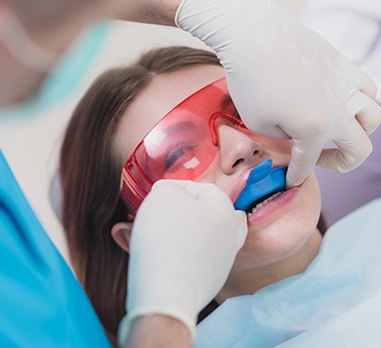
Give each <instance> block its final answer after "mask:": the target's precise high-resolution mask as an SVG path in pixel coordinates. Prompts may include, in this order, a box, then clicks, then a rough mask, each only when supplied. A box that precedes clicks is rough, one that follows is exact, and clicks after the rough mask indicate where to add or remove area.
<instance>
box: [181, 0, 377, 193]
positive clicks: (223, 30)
mask: <svg viewBox="0 0 381 348" xmlns="http://www.w3.org/2000/svg"><path fill="white" fill-rule="evenodd" d="M176 23H177V25H178V26H179V27H180V28H182V29H184V30H186V31H188V32H190V33H191V34H192V35H194V36H196V37H198V38H199V39H201V40H202V41H204V42H205V43H206V44H207V45H209V46H210V47H211V48H213V49H214V50H215V51H216V53H217V55H218V57H219V59H220V61H221V63H222V65H223V66H224V68H225V71H226V74H227V80H228V86H229V91H230V93H231V95H232V98H233V100H234V102H235V104H236V107H237V109H238V111H239V112H240V115H241V117H242V119H243V121H244V123H245V124H246V126H247V127H249V128H250V129H252V130H254V131H256V132H259V133H262V134H264V135H267V136H270V137H291V138H292V139H293V142H294V144H293V148H292V157H291V162H290V164H289V167H288V171H287V184H288V186H295V185H298V184H300V183H301V182H302V181H303V180H304V179H305V178H306V177H307V176H308V174H309V173H310V172H311V170H312V167H313V166H314V165H315V163H316V162H317V161H318V164H319V165H321V166H323V167H325V168H329V169H332V170H338V171H340V172H346V171H349V170H352V169H354V168H356V167H357V166H358V165H360V164H361V163H362V162H363V161H364V160H365V159H366V158H367V157H368V155H369V154H370V152H371V150H372V145H371V142H370V140H369V138H368V134H369V133H371V132H372V131H373V130H374V129H375V128H376V127H377V126H378V125H379V124H380V122H381V108H380V106H379V105H378V104H377V103H376V102H375V101H374V99H373V98H374V97H375V95H376V87H375V85H374V83H373V82H372V80H371V79H370V78H369V77H368V76H367V75H366V74H365V73H364V72H363V71H362V70H360V69H359V68H358V67H357V66H355V65H354V64H353V63H351V62H350V61H348V60H347V59H345V58H344V57H343V56H342V55H341V54H340V53H339V52H338V51H337V50H336V49H334V48H333V47H332V46H330V45H329V44H328V43H327V42H326V41H325V40H323V39H322V38H321V37H320V36H318V35H317V34H315V33H314V32H313V31H311V30H310V29H308V28H307V27H306V26H304V25H303V24H302V23H301V22H299V21H298V20H297V19H296V18H295V17H293V16H292V15H291V14H289V13H287V12H286V11H285V10H284V9H282V8H281V7H280V6H279V5H278V4H277V3H276V2H275V1H270V0H234V1H232V0H185V1H183V2H182V3H181V5H180V7H179V8H178V11H177V14H176ZM330 140H332V141H334V142H335V144H336V145H337V147H338V148H337V149H326V150H323V151H322V148H323V147H324V145H325V144H326V143H327V142H328V141H330Z"/></svg>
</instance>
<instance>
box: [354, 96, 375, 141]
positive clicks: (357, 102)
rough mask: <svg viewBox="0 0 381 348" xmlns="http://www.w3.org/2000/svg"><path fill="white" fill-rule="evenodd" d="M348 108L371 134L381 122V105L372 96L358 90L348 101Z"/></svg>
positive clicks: (367, 132) (366, 131)
mask: <svg viewBox="0 0 381 348" xmlns="http://www.w3.org/2000/svg"><path fill="white" fill-rule="evenodd" d="M348 108H349V111H350V113H351V114H352V115H356V119H357V121H358V122H359V123H360V125H361V127H362V128H363V129H364V131H365V133H366V134H371V133H372V132H373V131H374V130H375V129H376V128H377V127H378V126H379V125H380V123H381V106H380V105H379V104H378V103H377V102H376V101H375V100H374V99H372V98H370V97H369V96H367V95H366V94H364V93H362V92H361V91H356V92H355V93H353V95H352V96H351V97H350V99H349V101H348Z"/></svg>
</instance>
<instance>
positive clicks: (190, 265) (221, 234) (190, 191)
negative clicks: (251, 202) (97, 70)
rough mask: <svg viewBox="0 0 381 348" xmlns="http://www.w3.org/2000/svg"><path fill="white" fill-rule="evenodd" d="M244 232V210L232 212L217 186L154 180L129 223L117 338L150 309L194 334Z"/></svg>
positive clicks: (224, 276) (237, 248)
mask: <svg viewBox="0 0 381 348" xmlns="http://www.w3.org/2000/svg"><path fill="white" fill-rule="evenodd" d="M246 234H247V221H246V214H245V213H244V212H242V211H235V210H234V207H233V203H232V202H231V200H230V199H229V197H228V196H227V195H226V194H225V193H224V192H223V191H221V190H220V189H219V188H218V187H217V186H215V185H212V184H205V183H203V184H201V183H194V182H190V181H175V180H163V181H158V182H157V183H156V184H155V185H154V186H153V187H152V191H151V192H150V193H149V194H148V196H147V197H146V198H145V200H144V201H143V203H142V205H141V206H140V208H139V210H138V213H137V215H136V218H135V221H134V224H133V227H132V236H131V241H130V258H129V270H128V297H127V316H126V318H125V319H124V320H123V322H122V324H121V327H120V335H119V337H120V340H121V341H122V342H125V338H126V335H127V333H128V329H129V326H130V323H131V322H132V319H134V318H135V317H137V316H139V315H145V314H154V313H160V314H166V315H169V316H172V317H175V318H177V319H179V320H181V321H182V322H183V323H184V324H185V325H187V326H188V328H189V329H190V331H191V332H192V334H193V331H194V328H195V324H196V319H197V315H198V313H199V311H201V310H202V309H203V308H204V307H205V306H206V305H207V304H208V303H209V302H210V301H211V300H212V299H213V298H214V297H215V296H216V294H217V293H218V291H219V290H220V289H221V288H222V286H223V284H224V283H225V281H226V279H227V277H228V274H229V272H230V269H231V267H232V265H233V262H234V259H235V256H236V253H237V252H238V250H239V249H240V248H241V247H242V245H243V242H244V240H245V238H246Z"/></svg>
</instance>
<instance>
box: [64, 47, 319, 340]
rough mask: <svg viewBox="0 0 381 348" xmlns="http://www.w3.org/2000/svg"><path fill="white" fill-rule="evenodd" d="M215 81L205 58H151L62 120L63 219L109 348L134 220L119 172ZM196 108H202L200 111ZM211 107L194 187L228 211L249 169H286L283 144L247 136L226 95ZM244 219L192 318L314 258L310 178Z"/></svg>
mask: <svg viewBox="0 0 381 348" xmlns="http://www.w3.org/2000/svg"><path fill="white" fill-rule="evenodd" d="M223 77H224V71H223V69H222V68H221V67H220V65H219V63H218V60H217V58H216V57H215V56H214V54H212V53H210V52H207V51H203V50H196V49H191V48H185V47H171V48H163V49H157V50H153V51H151V52H149V53H147V54H145V55H143V56H142V57H141V58H140V59H139V61H138V62H137V63H136V64H133V65H131V66H129V67H126V68H117V69H113V70H110V71H108V72H106V73H104V74H103V75H102V76H100V77H99V78H98V79H97V80H96V81H95V82H94V84H93V85H92V87H91V88H90V89H89V90H88V92H87V93H86V94H85V96H84V97H83V99H82V100H81V102H80V103H79V105H78V106H77V108H76V110H75V112H74V115H73V117H72V119H71V121H70V124H69V126H68V129H67V132H66V135H65V139H64V142H63V146H62V152H61V163H60V177H61V183H62V190H63V209H62V219H63V224H64V227H65V231H66V234H67V239H68V243H69V249H70V254H71V260H72V264H73V266H74V269H75V272H76V274H77V276H78V278H79V279H80V281H81V283H82V284H83V286H84V288H85V290H86V292H87V293H88V295H89V297H90V299H91V301H92V303H93V305H94V307H95V309H96V311H97V313H98V315H99V316H100V318H101V320H102V323H103V325H104V327H105V329H106V331H107V333H108V335H109V337H110V338H111V340H112V341H113V342H114V343H115V336H116V332H117V327H118V324H119V322H120V320H121V318H122V317H123V316H124V314H125V311H124V303H125V299H126V295H127V294H126V293H127V290H126V284H127V267H128V249H129V246H128V241H129V236H130V233H131V227H132V224H133V216H134V211H132V210H133V209H131V206H133V204H132V205H129V202H128V201H127V202H125V203H127V209H126V205H125V204H123V202H122V200H121V195H120V182H121V173H122V169H123V167H124V165H125V163H126V161H127V159H128V158H129V157H130V156H131V154H132V153H133V152H134V150H135V148H136V147H137V146H138V145H139V143H140V142H141V140H142V139H143V138H144V137H145V136H146V134H147V133H149V131H150V130H151V129H152V127H154V125H155V124H156V123H157V122H159V121H160V120H161V119H162V117H163V116H165V115H166V114H167V113H168V112H169V111H170V110H172V109H173V108H174V107H175V106H176V105H178V104H179V103H180V102H182V101H183V100H184V99H187V98H188V97H189V96H191V95H192V94H194V93H195V92H197V91H199V90H202V89H203V88H204V87H205V86H214V85H221V84H222V85H223V84H224V81H223V79H222V78H223ZM253 102H254V103H255V98H254V96H253ZM202 105H204V106H203V108H208V107H209V108H211V106H210V105H208V103H204V104H202ZM220 105H221V108H223V109H224V110H230V113H231V115H230V116H232V117H230V116H226V115H225V116H223V117H220V118H218V120H217V121H216V122H215V124H214V131H215V135H216V138H217V139H218V141H217V143H218V144H217V143H216V149H217V150H216V153H215V154H214V156H213V157H212V158H211V159H210V160H209V162H208V165H207V168H205V170H204V171H203V172H202V173H200V175H198V176H197V177H196V179H195V180H196V181H200V182H209V183H213V184H216V185H217V186H218V187H219V188H221V189H222V190H223V191H224V192H226V193H227V194H228V195H229V197H230V198H231V200H232V201H233V202H235V200H236V199H237V198H238V196H239V194H240V192H241V191H242V190H243V187H244V185H245V182H246V179H247V176H248V174H249V172H250V171H251V170H252V169H253V168H254V167H256V166H257V165H259V164H260V163H263V162H264V161H265V160H268V159H271V160H272V161H273V164H272V166H273V167H279V166H283V167H287V166H288V163H289V160H290V148H291V141H290V140H280V139H270V138H267V137H264V136H261V135H259V134H256V133H253V132H251V131H250V130H248V129H246V128H245V127H244V126H243V125H242V124H240V122H239V121H240V120H239V115H238V114H237V112H236V111H235V108H234V105H233V104H232V102H231V99H230V98H229V96H228V94H227V92H226V95H225V98H224V99H223V100H222V101H221V103H220ZM210 111H211V112H212V111H219V110H218V109H216V110H210ZM200 112H203V109H201V111H200ZM180 114H181V113H180ZM192 134H195V133H192ZM197 134H198V133H197ZM185 136H189V134H187V133H182V130H181V129H176V131H174V132H173V138H175V139H174V143H177V144H179V143H181V139H180V138H181V137H185ZM176 137H178V138H179V139H176ZM173 138H172V140H173ZM179 151H180V154H179V153H176V154H175V155H174V158H173V154H169V155H168V157H167V158H166V160H165V165H166V166H168V167H170V166H172V165H173V162H175V161H176V160H177V159H178V157H179V156H182V155H184V153H185V152H186V151H189V149H186V150H184V148H181V149H180V150H179ZM147 161H149V159H147ZM147 166H149V162H148V165H147ZM171 178H173V179H176V175H175V177H171ZM178 179H182V177H180V178H178ZM124 199H126V197H124ZM127 200H128V198H127ZM266 203H267V202H266ZM128 209H129V210H128ZM126 210H127V211H126ZM250 210H251V209H250ZM247 213H248V228H249V233H248V237H247V238H246V242H245V244H244V246H243V247H242V249H241V250H240V252H239V253H238V255H237V258H236V260H235V263H234V265H233V268H232V270H231V273H230V275H229V278H228V280H227V282H226V284H225V285H224V287H223V288H222V290H221V291H220V292H219V294H218V295H217V297H216V298H215V301H214V302H213V303H211V304H210V306H209V308H206V310H205V311H204V313H202V314H201V317H203V316H205V315H207V314H208V313H210V312H211V311H212V310H213V309H214V308H216V307H217V306H218V304H221V303H222V302H224V301H225V300H226V299H227V298H230V297H233V296H238V295H244V294H252V293H255V292H256V291H257V290H258V289H261V288H263V287H265V286H266V285H269V284H272V283H274V282H277V281H278V280H280V279H284V278H287V277H289V276H291V275H295V274H298V273H300V272H303V271H304V270H305V269H306V268H307V267H308V265H309V264H310V263H311V262H312V260H313V259H314V258H315V256H316V255H317V253H318V251H319V248H320V244H321V241H322V232H324V231H323V229H324V228H320V231H319V229H318V228H317V224H318V220H319V216H320V191H319V185H318V183H317V180H316V178H315V176H314V175H313V174H312V175H310V176H309V177H308V178H307V180H306V181H305V182H304V183H303V184H302V185H300V186H298V187H295V188H293V189H290V190H288V191H286V192H283V193H282V194H280V195H279V196H277V197H276V198H275V199H273V200H272V201H271V202H268V203H267V204H263V205H261V206H257V208H256V209H255V210H254V211H253V213H252V212H251V211H250V212H249V211H248V212H247ZM216 243H218V241H216ZM118 244H119V246H120V247H119V246H118ZM126 251H127V252H126ZM201 317H200V319H201Z"/></svg>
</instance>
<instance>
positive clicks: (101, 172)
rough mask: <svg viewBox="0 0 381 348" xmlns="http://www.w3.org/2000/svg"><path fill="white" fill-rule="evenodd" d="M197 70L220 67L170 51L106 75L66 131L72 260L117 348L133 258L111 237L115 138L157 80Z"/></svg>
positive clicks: (116, 207)
mask: <svg viewBox="0 0 381 348" xmlns="http://www.w3.org/2000/svg"><path fill="white" fill-rule="evenodd" d="M200 64H213V65H218V64H219V62H218V59H217V57H216V56H215V55H214V54H213V53H211V52H208V51H205V50H199V49H193V48H188V47H169V48H159V49H155V50H152V51H150V52H148V53H146V54H144V55H143V56H142V57H141V58H140V59H139V60H138V61H137V62H136V63H135V64H133V65H130V66H128V67H121V68H117V69H112V70H109V71H107V72H105V73H104V74H102V75H101V76H100V77H99V78H98V79H97V80H96V81H95V82H94V83H93V84H92V86H91V87H90V89H89V90H88V91H87V93H86V94H85V95H84V97H83V98H82V100H81V101H80V103H79V104H78V106H77V108H76V109H75V111H74V114H73V116H72V118H71V120H70V123H69V125H68V128H67V130H66V134H65V138H64V142H63V145H62V149H61V158H60V178H61V184H62V192H63V206H62V220H63V225H64V228H65V232H66V236H67V240H68V245H69V250H70V257H71V261H72V264H73V267H74V270H75V273H76V274H77V276H78V278H79V280H80V282H81V283H82V285H83V286H84V288H85V290H86V292H87V294H88V296H89V298H90V300H91V302H92V303H93V305H94V308H95V310H96V312H97V313H98V315H99V317H100V319H101V321H102V324H103V326H104V328H105V330H106V332H107V334H108V336H109V338H110V339H111V341H112V343H113V344H114V345H115V344H116V334H117V328H118V324H119V322H120V320H121V318H122V317H123V316H124V314H125V309H124V307H125V299H126V294H127V287H126V286H127V265H128V254H127V253H126V252H124V251H123V250H122V249H121V248H120V247H119V246H118V245H117V244H116V243H115V242H114V240H113V238H112V236H111V228H112V226H113V225H114V224H115V223H117V222H121V221H126V215H125V210H124V207H123V206H122V203H121V201H120V198H119V182H120V175H121V170H122V166H121V164H120V163H119V161H118V160H117V158H116V154H113V140H114V135H115V132H116V129H117V126H118V123H119V121H120V119H121V118H122V116H123V115H124V114H125V112H126V109H127V108H128V106H129V104H130V103H131V102H132V101H133V100H134V98H135V97H136V96H137V95H138V94H139V93H140V92H141V91H142V90H143V89H144V88H145V86H147V85H148V84H149V82H150V81H151V80H152V79H153V78H154V76H155V75H157V74H164V73H168V72H172V71H176V70H179V69H181V68H183V67H187V66H192V65H200Z"/></svg>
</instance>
